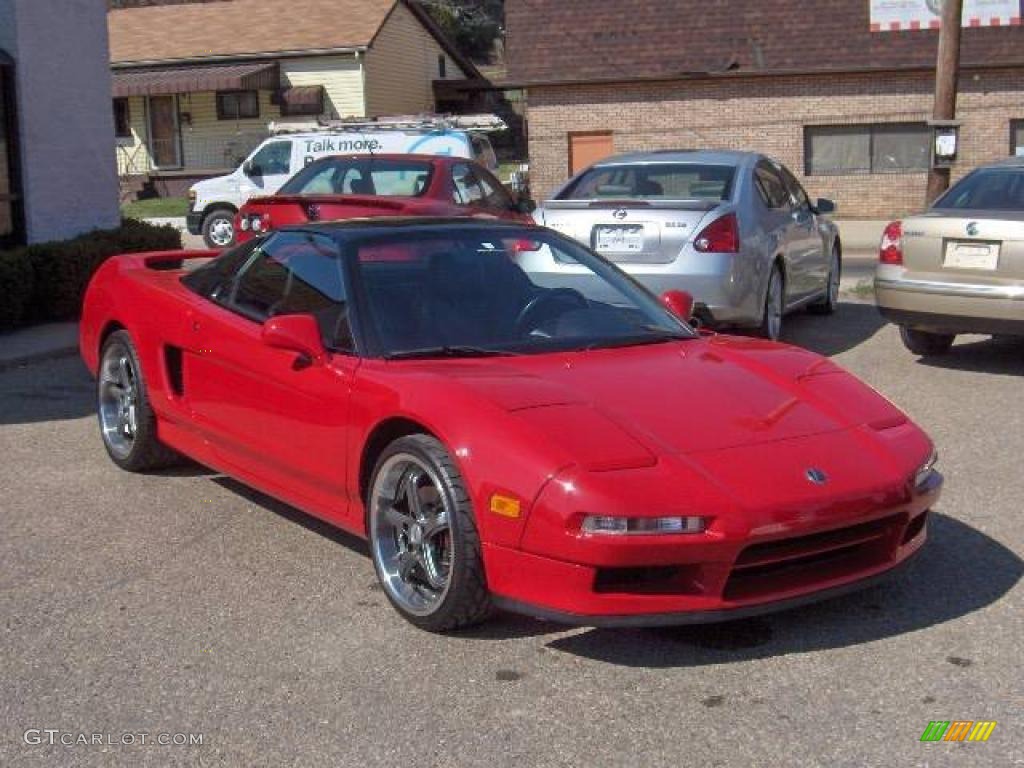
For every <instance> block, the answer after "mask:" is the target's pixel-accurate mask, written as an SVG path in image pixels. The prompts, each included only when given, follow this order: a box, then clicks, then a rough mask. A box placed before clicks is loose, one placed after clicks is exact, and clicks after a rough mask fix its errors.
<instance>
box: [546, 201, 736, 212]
mask: <svg viewBox="0 0 1024 768" xmlns="http://www.w3.org/2000/svg"><path fill="white" fill-rule="evenodd" d="M725 202H726V201H725V200H721V201H715V202H711V201H708V200H613V199H611V198H603V197H602V198H596V199H592V200H545V201H544V206H543V207H544V208H546V209H548V210H556V211H558V210H561V211H581V210H587V209H591V208H657V209H659V210H670V211H704V212H707V211H710V210H712V209H714V208H717V207H718V206H720V205H722V204H724V203H725Z"/></svg>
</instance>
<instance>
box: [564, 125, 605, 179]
mask: <svg viewBox="0 0 1024 768" xmlns="http://www.w3.org/2000/svg"><path fill="white" fill-rule="evenodd" d="M614 152H615V147H614V146H613V142H612V132H611V131H588V132H587V133H570V134H569V175H570V176H572V175H575V174H577V173H579V172H580V171H582V170H583V169H584V168H586V167H587V166H588V165H593V164H594V163H596V162H597V161H598V160H603V159H604V158H606V157H608V156H609V155H611V154H614Z"/></svg>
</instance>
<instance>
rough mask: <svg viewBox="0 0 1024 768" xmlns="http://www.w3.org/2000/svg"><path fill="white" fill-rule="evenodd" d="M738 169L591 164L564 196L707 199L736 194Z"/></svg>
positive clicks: (685, 164)
mask: <svg viewBox="0 0 1024 768" xmlns="http://www.w3.org/2000/svg"><path fill="white" fill-rule="evenodd" d="M735 173H736V169H735V168H733V167H732V166H728V165H705V164H699V163H649V164H648V163H645V164H642V165H605V166H598V167H596V168H591V169H590V170H589V171H587V172H585V173H584V174H583V175H582V176H580V178H579V179H577V180H576V182H575V183H574V184H573V185H572V186H571V187H569V188H568V189H567V190H565V192H563V193H562V194H561V195H560V196H559V199H561V200H600V199H614V200H703V201H707V202H721V201H722V200H728V199H729V198H730V197H732V182H733V177H734V176H735Z"/></svg>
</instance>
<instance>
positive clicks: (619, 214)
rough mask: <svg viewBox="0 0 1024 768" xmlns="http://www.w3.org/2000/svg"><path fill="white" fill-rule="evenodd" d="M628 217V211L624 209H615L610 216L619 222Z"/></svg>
mask: <svg viewBox="0 0 1024 768" xmlns="http://www.w3.org/2000/svg"><path fill="white" fill-rule="evenodd" d="M628 215H629V211H627V210H626V209H625V208H617V209H616V210H615V213H613V214H612V216H614V217H615V218H616V219H619V220H620V221H621V220H622V219H624V218H626V217H627V216H628Z"/></svg>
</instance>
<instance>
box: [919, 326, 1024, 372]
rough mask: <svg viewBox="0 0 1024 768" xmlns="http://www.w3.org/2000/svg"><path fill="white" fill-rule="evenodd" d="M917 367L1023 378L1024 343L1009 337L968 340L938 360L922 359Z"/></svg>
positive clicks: (936, 358) (958, 344)
mask: <svg viewBox="0 0 1024 768" xmlns="http://www.w3.org/2000/svg"><path fill="white" fill-rule="evenodd" d="M918 363H920V364H921V365H927V366H930V367H932V368H945V369H947V370H955V371H971V372H977V373H995V374H1003V375H1008V376H1024V339H1022V338H1014V337H1010V336H997V337H994V338H993V337H984V336H971V337H969V338H968V340H967V341H966V342H960V343H957V344H954V345H953V348H952V349H951V350H949V352H947V353H946V354H944V355H941V356H938V357H923V358H921V359H919V360H918Z"/></svg>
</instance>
